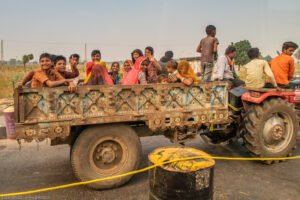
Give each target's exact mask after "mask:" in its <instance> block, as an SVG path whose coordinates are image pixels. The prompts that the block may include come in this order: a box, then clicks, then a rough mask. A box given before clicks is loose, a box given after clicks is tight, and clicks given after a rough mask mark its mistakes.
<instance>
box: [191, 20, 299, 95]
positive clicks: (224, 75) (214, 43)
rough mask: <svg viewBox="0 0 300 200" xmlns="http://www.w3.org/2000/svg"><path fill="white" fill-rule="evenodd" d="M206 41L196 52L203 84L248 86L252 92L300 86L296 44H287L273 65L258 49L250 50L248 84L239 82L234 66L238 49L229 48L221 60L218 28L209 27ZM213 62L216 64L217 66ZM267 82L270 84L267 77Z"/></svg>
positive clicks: (273, 61) (273, 60)
mask: <svg viewBox="0 0 300 200" xmlns="http://www.w3.org/2000/svg"><path fill="white" fill-rule="evenodd" d="M206 34H207V37H205V38H203V39H202V40H201V41H200V44H199V45H198V47H197V49H196V51H197V52H199V53H201V71H202V81H227V82H229V83H230V85H231V86H232V87H237V86H241V85H246V86H247V87H249V88H256V89H258V88H263V87H264V88H276V89H277V90H281V88H294V87H297V86H300V81H292V79H293V76H294V59H293V57H292V55H293V53H294V51H295V50H296V49H297V48H298V45H297V44H296V43H294V42H285V43H284V44H283V46H282V53H281V54H280V55H278V56H277V57H275V58H274V59H272V60H271V61H270V63H267V61H265V60H262V59H260V52H259V49H258V48H251V49H249V51H248V52H247V55H248V57H249V58H250V60H251V61H250V62H249V63H247V64H246V65H245V66H244V67H245V69H246V80H245V82H244V81H242V80H240V78H239V75H238V71H237V70H236V68H235V65H234V58H235V56H236V48H235V47H234V46H229V47H228V48H227V49H226V50H225V54H224V55H222V56H220V57H218V53H217V52H218V51H217V47H218V45H219V41H218V39H217V38H215V36H216V27H215V26H213V25H208V26H207V27H206ZM214 61H216V63H215V64H214ZM266 76H267V77H268V78H267V81H265V80H266V78H265V77H266Z"/></svg>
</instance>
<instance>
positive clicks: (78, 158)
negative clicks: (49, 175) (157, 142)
mask: <svg viewBox="0 0 300 200" xmlns="http://www.w3.org/2000/svg"><path fill="white" fill-rule="evenodd" d="M140 154H141V143H140V140H139V137H138V136H137V134H136V133H135V131H134V130H133V129H132V128H131V127H130V126H127V125H123V124H121V125H103V126H93V127H90V128H87V129H85V130H83V132H82V133H81V134H80V135H79V136H78V138H77V139H76V141H75V143H74V145H73V147H72V151H71V164H72V168H73V171H74V174H75V176H76V177H77V178H78V179H79V180H81V181H88V180H93V179H99V178H104V177H109V176H115V175H120V174H124V173H127V172H130V171H134V170H136V169H137V168H138V166H139V160H140ZM131 177H132V175H131V176H125V177H121V178H117V179H112V180H105V181H101V182H95V183H91V184H88V187H90V188H93V189H109V188H114V187H118V186H120V185H122V184H124V183H126V182H127V181H129V179H130V178H131Z"/></svg>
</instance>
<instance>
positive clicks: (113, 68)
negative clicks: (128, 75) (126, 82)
mask: <svg viewBox="0 0 300 200" xmlns="http://www.w3.org/2000/svg"><path fill="white" fill-rule="evenodd" d="M119 70H120V67H119V64H118V63H113V64H112V66H111V71H112V72H113V73H119Z"/></svg>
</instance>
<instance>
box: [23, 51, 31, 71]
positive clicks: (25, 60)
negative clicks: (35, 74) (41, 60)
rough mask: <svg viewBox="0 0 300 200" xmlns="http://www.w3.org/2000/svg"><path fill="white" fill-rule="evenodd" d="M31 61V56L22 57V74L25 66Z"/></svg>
mask: <svg viewBox="0 0 300 200" xmlns="http://www.w3.org/2000/svg"><path fill="white" fill-rule="evenodd" d="M32 59H33V55H32V54H28V55H24V56H23V58H22V62H23V65H24V72H25V66H26V64H27V63H28V62H29V61H30V60H32Z"/></svg>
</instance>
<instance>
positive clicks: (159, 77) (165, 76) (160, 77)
mask: <svg viewBox="0 0 300 200" xmlns="http://www.w3.org/2000/svg"><path fill="white" fill-rule="evenodd" d="M167 78H168V76H167V75H166V74H160V75H159V76H158V83H161V81H162V80H164V79H167Z"/></svg>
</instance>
